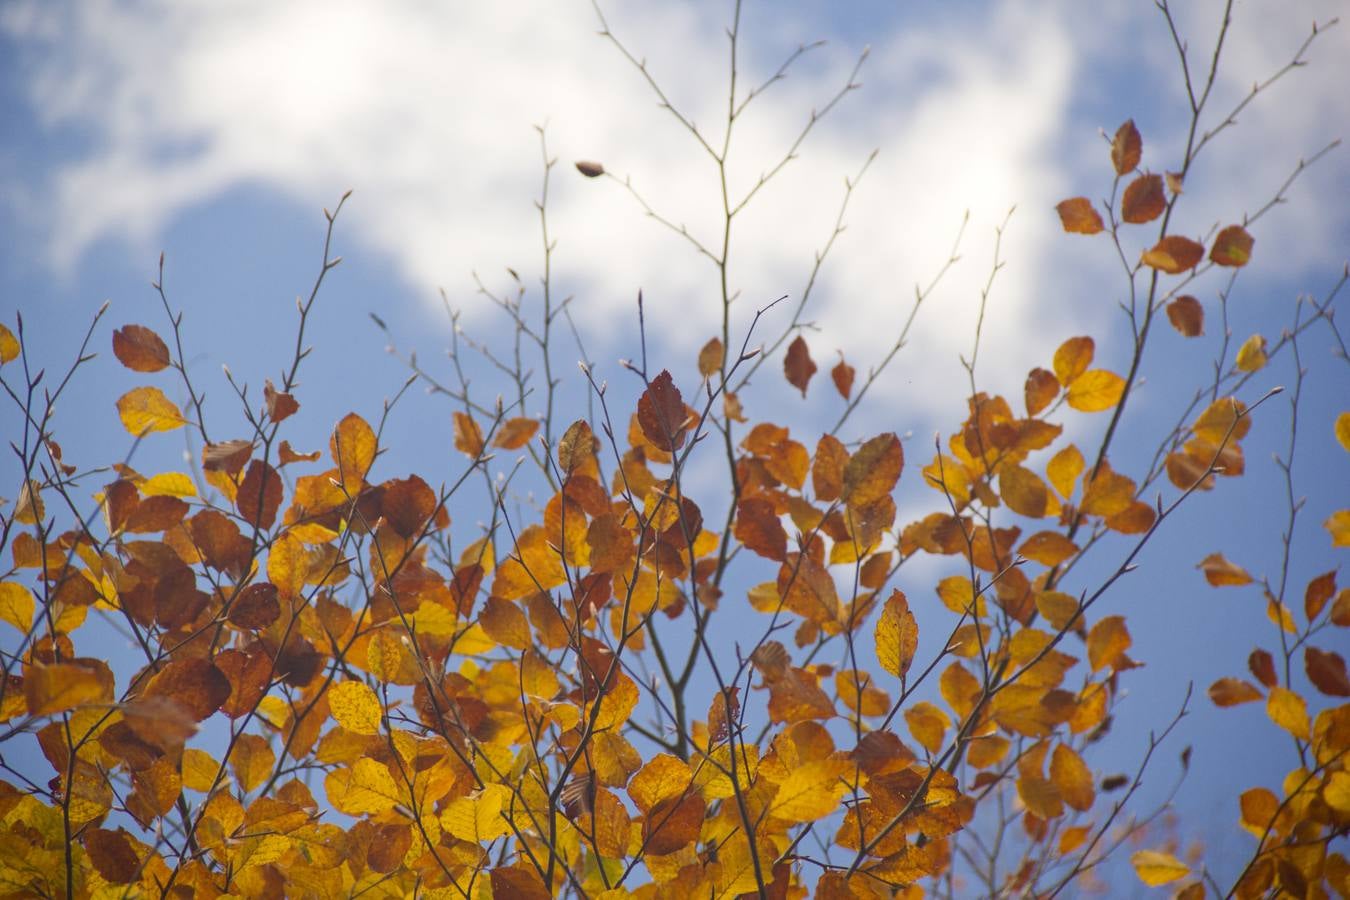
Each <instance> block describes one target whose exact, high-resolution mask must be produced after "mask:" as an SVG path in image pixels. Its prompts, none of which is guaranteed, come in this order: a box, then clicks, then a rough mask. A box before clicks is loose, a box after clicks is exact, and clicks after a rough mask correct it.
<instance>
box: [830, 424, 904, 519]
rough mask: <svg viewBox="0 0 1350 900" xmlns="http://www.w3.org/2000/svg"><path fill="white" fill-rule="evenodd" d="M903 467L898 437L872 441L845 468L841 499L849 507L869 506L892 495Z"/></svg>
mask: <svg viewBox="0 0 1350 900" xmlns="http://www.w3.org/2000/svg"><path fill="white" fill-rule="evenodd" d="M904 466H905V452H904V448H903V447H902V446H901V445H900V439H899V438H898V437H896V436H895V435H894V434H889V433H888V434H882V435H878V436H876V437H874V438H872V439H871V440H870V441H867V442H866V443H865V444H863V445H862V446H861V447H859V448H858V451H857V452H856V453H854V454H853V455H852V456H851V457H849V461H848V464H847V465H846V466H844V478H843V490H842V491H841V493H840V499H842V500H843V501H844V502H845V503H847V504H848V505H850V506H866V505H867V504H869V503H872V502H874V501H876V500H880V499H881V498H882V497H886V496H889V495H890V493H891V491H892V490H894V489H895V484H896V482H897V481H899V480H900V472H901V470H902V469H904Z"/></svg>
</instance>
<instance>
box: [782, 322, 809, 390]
mask: <svg viewBox="0 0 1350 900" xmlns="http://www.w3.org/2000/svg"><path fill="white" fill-rule="evenodd" d="M783 374H784V375H785V376H786V377H787V380H788V383H789V384H791V385H792V386H793V387H795V388H796V389H797V390H799V391H801V392H802V396H803V397H805V396H806V386H807V385H808V384H810V383H811V378H812V376H814V375H815V374H816V364H815V361H814V360H812V359H811V351H810V349H809V348H808V347H807V346H806V339H805V338H803V337H802V336H801V335H800V334H799V335H797V336H796V337H795V338H793V340H792V343H791V344H788V349H787V356H785V357H784V358H783Z"/></svg>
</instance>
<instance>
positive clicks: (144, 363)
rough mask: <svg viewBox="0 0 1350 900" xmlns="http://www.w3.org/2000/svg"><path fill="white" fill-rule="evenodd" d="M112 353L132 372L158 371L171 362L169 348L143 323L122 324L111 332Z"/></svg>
mask: <svg viewBox="0 0 1350 900" xmlns="http://www.w3.org/2000/svg"><path fill="white" fill-rule="evenodd" d="M112 342H113V355H115V356H116V357H117V359H118V361H119V362H120V363H121V364H122V365H124V366H126V367H127V368H128V369H131V370H132V371H134V372H158V371H160V370H161V369H163V368H165V367H166V366H168V365H169V363H170V362H171V360H170V358H169V348H168V347H166V346H165V345H164V341H163V340H161V339H160V336H159V335H157V334H155V333H154V332H153V331H151V330H150V329H149V328H146V327H145V326H144V325H124V326H122V327H121V328H119V329H117V330H116V331H114V332H113V338H112Z"/></svg>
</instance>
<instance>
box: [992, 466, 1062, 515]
mask: <svg viewBox="0 0 1350 900" xmlns="http://www.w3.org/2000/svg"><path fill="white" fill-rule="evenodd" d="M998 484H999V494H1000V495H1001V496H1002V497H1003V502H1004V503H1006V504H1008V508H1009V509H1011V510H1012V511H1013V512H1015V513H1017V514H1018V515H1022V516H1029V517H1031V518H1033V519H1039V518H1041V517H1042V516H1044V515H1045V511H1046V508H1047V504H1048V503H1049V498H1050V492H1049V490H1047V489H1046V486H1045V482H1044V481H1041V478H1040V476H1039V475H1037V474H1036V473H1035V472H1033V471H1031V470H1030V469H1027V468H1024V467H1022V466H1018V465H1004V466H1003V468H1002V469H1000V470H999V476H998Z"/></svg>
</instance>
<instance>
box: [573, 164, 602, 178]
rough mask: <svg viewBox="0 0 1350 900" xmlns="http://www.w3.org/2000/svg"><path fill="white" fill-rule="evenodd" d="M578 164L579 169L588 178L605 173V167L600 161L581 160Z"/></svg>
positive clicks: (597, 176)
mask: <svg viewBox="0 0 1350 900" xmlns="http://www.w3.org/2000/svg"><path fill="white" fill-rule="evenodd" d="M576 166H577V171H578V172H580V173H581V174H582V175H585V176H586V177H587V178H599V177H600V176H601V175H603V174H605V167H604V166H603V165H601V164H600V163H598V162H591V161H589V160H581V161H580V162H578V163H577V164H576Z"/></svg>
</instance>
